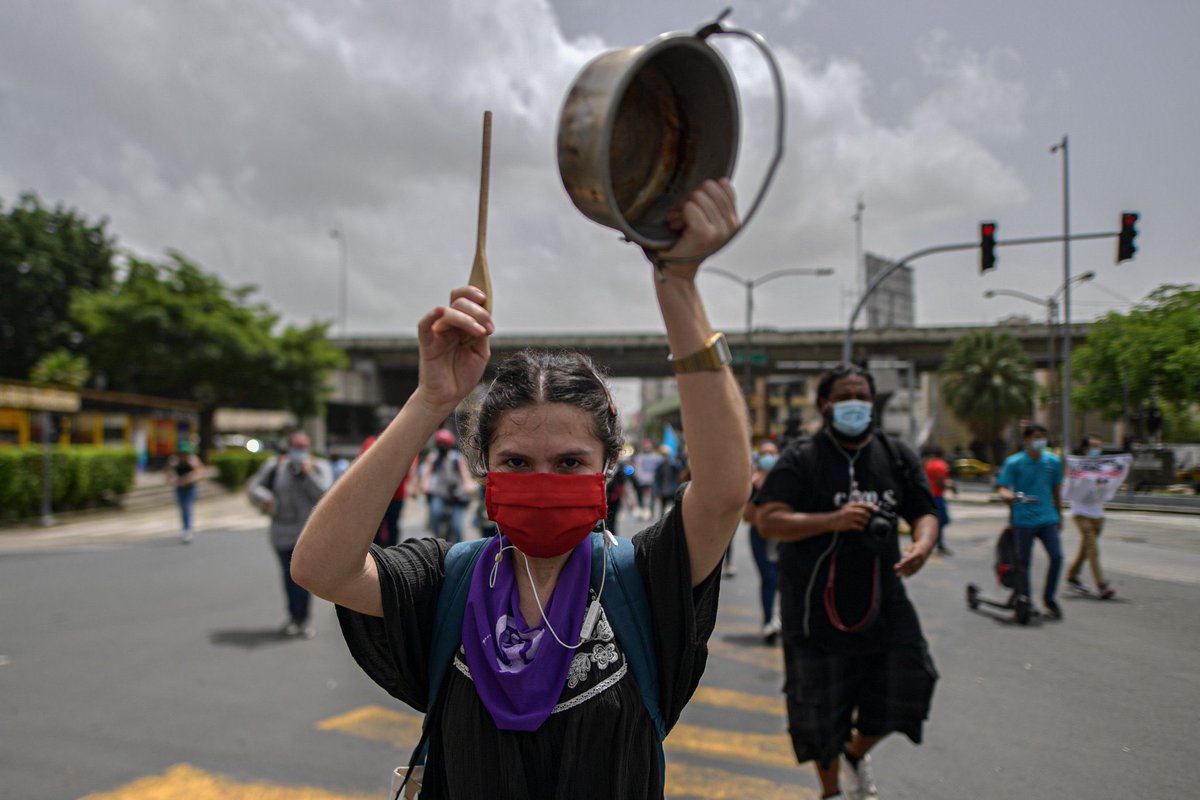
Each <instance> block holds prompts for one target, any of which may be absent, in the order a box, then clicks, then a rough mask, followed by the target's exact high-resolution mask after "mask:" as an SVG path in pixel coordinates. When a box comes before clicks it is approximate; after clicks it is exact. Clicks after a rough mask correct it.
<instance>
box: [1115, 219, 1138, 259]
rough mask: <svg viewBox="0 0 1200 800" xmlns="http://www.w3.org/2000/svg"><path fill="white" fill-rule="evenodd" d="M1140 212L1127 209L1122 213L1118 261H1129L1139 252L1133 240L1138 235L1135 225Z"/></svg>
mask: <svg viewBox="0 0 1200 800" xmlns="http://www.w3.org/2000/svg"><path fill="white" fill-rule="evenodd" d="M1137 221H1138V214H1137V212H1136V211H1125V212H1122V213H1121V238H1120V239H1118V240H1117V263H1118V264H1120V263H1121V262H1122V261H1128V260H1129V259H1131V258H1133V254H1134V253H1136V252H1137V245H1135V244H1134V243H1133V240H1134V239H1135V238H1136V237H1137V228H1135V227H1133V226H1134V225H1136V224H1137Z"/></svg>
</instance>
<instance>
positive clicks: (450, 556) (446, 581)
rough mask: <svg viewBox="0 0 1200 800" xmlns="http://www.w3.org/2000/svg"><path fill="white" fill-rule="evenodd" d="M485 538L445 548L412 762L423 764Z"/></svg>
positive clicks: (459, 637) (460, 639)
mask: <svg viewBox="0 0 1200 800" xmlns="http://www.w3.org/2000/svg"><path fill="white" fill-rule="evenodd" d="M488 541H489V540H488V539H473V540H471V541H469V542H459V543H458V544H456V545H454V546H453V547H451V548H450V549H449V550H447V551H446V559H445V575H444V577H443V579H442V588H441V591H440V592H439V593H438V604H437V612H436V614H435V616H434V618H433V641H432V643H431V644H430V647H429V694H428V696H427V699H426V701H425V721H424V723H422V726H421V741H420V742H418V744H417V750H416V751H414V753H413V764H414V765H415V764H423V763H425V750H426V748H427V740H428V738H429V722H430V719H431V718H432V717H433V709H434V705H435V704H436V703H437V696H438V691H439V690H440V689H441V687H442V679H443V678H445V676H446V669H447V668H448V667H449V666H450V661H451V659H453V658H454V651H455V650H457V649H458V646H459V644H461V643H462V625H463V614H464V613H466V608H467V595H468V594H469V593H470V590H471V577H472V576H473V575H474V574H475V564H476V562H478V561H479V556H480V555H481V554H482V553H483V548H484V546H485V545H486V544H487V543H488Z"/></svg>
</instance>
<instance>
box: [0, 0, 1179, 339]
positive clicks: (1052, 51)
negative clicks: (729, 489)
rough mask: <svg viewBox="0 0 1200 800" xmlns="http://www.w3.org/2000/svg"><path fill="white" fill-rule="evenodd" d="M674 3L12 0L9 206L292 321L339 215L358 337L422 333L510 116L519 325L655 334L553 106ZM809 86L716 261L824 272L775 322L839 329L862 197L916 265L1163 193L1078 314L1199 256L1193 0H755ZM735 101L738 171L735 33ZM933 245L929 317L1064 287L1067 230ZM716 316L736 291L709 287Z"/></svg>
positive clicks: (770, 315) (5, 59)
mask: <svg viewBox="0 0 1200 800" xmlns="http://www.w3.org/2000/svg"><path fill="white" fill-rule="evenodd" d="M719 10H720V7H719V6H718V5H713V6H711V7H707V6H704V5H703V4H697V3H695V2H685V1H684V0H667V1H666V2H658V3H654V4H648V3H644V2H643V1H642V0H448V1H446V2H437V3H430V2H407V1H405V2H400V0H391V1H390V2H385V1H383V0H381V1H380V2H365V1H362V2H338V3H330V2H324V1H323V0H308V1H307V2H306V1H304V0H289V1H288V2H283V1H282V0H280V1H279V2H267V1H266V0H260V1H258V2H242V1H240V0H225V2H220V1H219V0H212V1H211V2H199V1H198V0H193V1H191V2H183V1H182V0H180V1H179V2H168V1H167V0H144V1H143V2H137V1H135V0H126V1H124V2H119V1H118V0H90V1H89V2H58V1H57V0H0V20H2V23H0V198H2V199H3V200H4V201H5V204H6V205H7V204H9V203H11V202H12V201H13V200H14V199H15V198H16V196H17V195H18V194H19V193H21V192H23V191H28V190H32V191H36V192H37V193H38V194H40V195H41V197H42V198H43V200H44V201H47V202H51V203H57V202H61V203H63V204H65V205H69V206H74V207H76V208H77V209H79V210H80V211H81V212H83V213H85V214H86V215H88V216H89V217H92V218H98V217H101V216H107V217H108V218H109V219H110V227H111V230H112V231H113V232H114V233H116V234H117V235H118V236H119V237H120V240H121V243H122V244H123V245H124V246H125V247H126V248H128V249H129V250H131V251H133V252H135V253H137V254H138V255H141V256H146V257H157V256H160V255H161V254H162V253H163V252H164V251H165V250H166V249H168V248H175V249H178V250H181V251H183V252H184V253H185V254H186V255H188V256H189V257H191V258H192V259H193V260H195V261H198V262H199V263H200V264H202V265H203V266H204V267H206V268H207V269H209V270H212V271H214V272H217V273H219V274H220V275H221V276H222V277H223V278H225V279H226V280H227V281H229V282H230V283H233V284H238V285H240V284H245V283H253V284H257V285H258V286H260V287H261V298H262V299H264V300H266V301H267V302H269V303H270V304H271V305H273V306H274V307H275V308H277V309H279V310H281V311H282V312H283V313H284V314H285V315H286V317H288V318H289V319H292V320H295V321H300V322H307V321H309V320H311V319H314V318H327V319H332V318H334V317H336V314H337V295H338V270H339V251H338V242H337V241H336V240H334V239H332V238H330V235H329V234H330V230H331V229H332V228H335V227H336V228H339V229H340V230H342V231H344V233H345V241H346V243H347V244H348V263H349V298H348V305H349V330H350V332H351V333H362V334H366V333H372V334H374V333H403V334H407V333H411V332H412V331H413V330H414V327H415V324H416V320H417V319H418V317H419V316H420V314H421V313H423V312H424V310H426V309H427V308H429V307H430V306H432V305H434V304H436V303H438V302H441V301H442V299H443V298H444V296H445V295H446V292H447V291H448V289H449V288H450V287H451V286H454V285H458V284H460V283H463V282H465V279H466V276H467V274H468V271H469V268H470V265H471V259H472V254H473V250H474V236H475V234H474V231H475V214H476V201H477V198H478V177H479V141H480V123H481V119H482V113H483V111H484V109H491V110H492V111H493V113H494V115H495V121H494V131H493V154H492V174H491V203H490V221H489V237H488V261H489V263H490V265H491V267H492V280H493V284H494V290H495V304H496V310H495V313H496V317H497V323H498V325H499V326H500V329H501V332H507V333H517V332H552V331H570V330H587V331H614V330H655V329H657V328H658V327H659V324H660V322H659V319H658V315H657V311H656V309H655V307H654V304H653V296H652V287H651V282H650V277H649V274H648V273H649V268H648V266H647V265H646V263H645V261H644V259H643V258H642V256H641V254H640V251H638V250H636V249H635V248H633V247H632V246H630V245H628V244H623V243H621V242H620V241H619V240H618V236H617V234H616V233H615V232H614V231H612V230H609V229H607V228H603V227H601V226H599V225H597V224H595V223H593V222H591V221H589V220H588V219H586V218H585V217H584V216H583V215H582V214H580V213H579V212H578V211H577V210H576V209H575V208H574V206H573V205H572V204H571V202H570V200H569V199H568V197H567V195H566V193H565V192H564V190H563V188H562V184H561V181H560V179H559V175H558V169H557V160H556V150H555V136H556V128H557V120H558V112H559V107H560V105H561V103H562V100H563V98H564V97H565V95H566V92H567V90H568V88H569V87H570V85H571V83H572V80H573V79H574V77H575V76H576V74H577V73H578V72H579V70H580V69H581V68H582V67H583V65H584V64H585V63H586V62H587V61H588V60H589V59H590V58H592V57H594V56H595V55H597V54H599V53H601V52H603V51H605V50H610V49H615V48H621V47H629V46H634V45H638V44H643V43H645V42H647V41H648V40H650V39H651V38H653V37H654V36H655V35H657V34H659V33H661V32H664V31H672V30H684V29H694V28H695V27H697V26H698V24H699V23H701V22H703V21H704V20H705V19H706V18H707V17H710V16H712V15H713V14H715V12H717V11H719ZM732 21H733V22H734V23H736V24H739V25H742V26H744V27H748V28H751V29H754V30H757V31H759V32H761V33H762V34H763V35H764V36H765V37H766V38H767V40H768V42H769V43H770V45H771V46H772V48H773V50H774V52H775V54H776V56H777V57H778V59H779V61H780V63H781V65H782V67H783V70H784V74H785V81H786V86H787V114H788V137H787V154H786V156H785V159H784V162H783V166H782V167H781V169H780V172H779V174H778V177H777V179H776V183H775V186H774V187H773V189H772V190H771V192H770V194H769V195H768V197H767V200H766V202H765V204H764V207H763V209H762V211H761V212H760V213H759V216H758V217H757V218H756V219H755V220H754V221H753V223H752V224H751V225H750V226H749V227H748V228H747V229H746V232H745V234H744V235H743V236H741V237H740V238H739V240H738V241H736V242H735V243H734V244H733V245H731V246H730V247H729V248H727V250H726V251H723V252H722V253H721V254H719V255H718V256H716V257H715V258H714V259H713V260H712V264H713V265H715V266H720V267H722V268H724V269H727V270H730V271H733V272H736V273H738V274H740V275H743V276H745V277H746V278H753V277H755V276H758V275H762V274H764V273H766V272H769V271H771V270H777V269H786V268H791V267H798V268H818V267H832V268H834V269H835V270H837V274H836V275H835V276H834V277H832V278H812V277H805V278H795V277H792V278H784V279H780V280H778V281H776V282H774V283H771V284H770V285H769V286H765V287H763V288H760V289H759V290H757V292H756V294H755V302H756V309H755V323H756V326H773V327H778V328H830V327H840V326H842V325H844V324H845V321H846V317H847V314H848V310H849V304H848V301H847V297H848V294H849V293H850V292H852V291H853V288H854V285H855V278H854V274H853V267H854V254H855V229H854V223H853V222H852V220H851V217H852V215H853V213H854V207H855V202H856V200H857V198H858V197H859V196H860V194H861V196H862V197H863V199H864V201H865V205H866V209H865V213H864V217H863V239H864V244H865V248H866V249H867V250H869V251H871V252H874V253H878V254H881V255H884V256H888V257H899V256H901V255H904V254H906V253H909V252H911V251H914V250H918V249H921V248H924V247H927V246H930V245H935V244H944V243H952V242H968V241H972V240H974V239H975V238H976V236H977V230H978V228H977V226H978V223H979V221H980V220H983V219H996V220H997V221H998V222H999V233H1000V239H1001V240H1002V241H1003V240H1004V239H1005V238H1006V237H1024V236H1037V235H1048V234H1055V233H1058V232H1060V231H1061V227H1062V171H1061V170H1062V161H1061V157H1060V156H1058V155H1051V154H1050V152H1049V146H1050V145H1051V144H1053V143H1054V142H1056V141H1058V140H1059V138H1060V137H1061V136H1062V135H1063V134H1064V133H1066V134H1068V135H1069V137H1070V171H1071V182H1070V190H1071V224H1072V229H1073V230H1074V231H1076V232H1090V231H1112V230H1116V228H1117V226H1118V224H1119V223H1118V218H1119V213H1120V212H1121V211H1122V210H1125V209H1130V210H1137V211H1140V212H1141V213H1142V217H1143V219H1142V222H1141V224H1140V226H1139V228H1140V231H1141V235H1140V236H1139V241H1138V243H1139V252H1138V255H1137V259H1136V260H1135V261H1133V262H1126V263H1124V264H1122V265H1120V266H1117V265H1115V264H1114V263H1113V262H1114V254H1115V250H1116V245H1115V241H1114V240H1102V241H1099V242H1095V243H1077V244H1075V245H1074V246H1073V249H1072V263H1073V273H1074V274H1078V273H1081V272H1084V271H1086V270H1095V271H1096V273H1097V276H1098V277H1097V279H1096V280H1095V281H1093V282H1092V283H1091V284H1085V285H1082V286H1080V287H1078V289H1077V290H1076V291H1075V292H1074V302H1075V314H1074V316H1075V317H1076V318H1077V319H1088V318H1091V317H1093V316H1096V315H1098V314H1101V313H1103V312H1104V311H1106V310H1108V309H1110V308H1122V307H1124V306H1125V302H1126V300H1129V299H1134V300H1135V299H1139V298H1141V297H1142V296H1144V295H1145V294H1146V292H1148V291H1149V290H1150V289H1151V288H1153V287H1154V286H1156V285H1158V284H1160V283H1164V282H1185V281H1195V280H1197V278H1198V277H1200V269H1198V268H1197V267H1198V264H1200V253H1198V248H1197V245H1196V236H1197V234H1196V233H1195V229H1196V221H1195V219H1194V217H1195V213H1196V211H1197V203H1196V192H1197V189H1196V187H1197V179H1198V178H1200V155H1198V153H1200V148H1197V145H1196V143H1197V142H1198V141H1200V103H1197V102H1196V92H1195V87H1194V85H1193V84H1194V83H1195V80H1196V77H1197V76H1198V75H1200V48H1197V47H1196V46H1195V41H1194V39H1195V34H1196V32H1197V31H1200V4H1197V3H1194V2H1186V1H1185V0H1148V1H1147V2H1142V3H1138V4H1129V3H1116V2H1113V1H1112V0H1060V1H1058V2H1053V3H1046V2H1044V1H1043V0H1010V2H1005V3H984V2H962V1H961V0H956V1H953V2H952V1H951V0H944V1H942V2H937V1H935V0H924V1H923V2H909V3H884V2H864V1H863V0H836V2H835V0H807V2H804V1H800V2H797V1H795V0H793V2H785V1H784V0H760V1H759V2H755V3H743V4H742V5H741V6H735V9H734V15H733V17H732ZM717 46H718V48H719V49H720V50H721V51H722V53H723V54H724V55H725V56H726V58H727V59H728V61H729V63H730V64H731V66H732V69H733V71H734V73H735V75H736V76H737V81H738V84H739V91H740V93H741V100H742V104H743V128H744V135H743V137H742V146H741V152H740V153H739V160H738V170H737V174H736V176H735V185H736V187H737V188H738V190H739V192H740V195H741V197H742V198H743V201H746V202H748V200H749V198H750V196H751V195H752V194H753V193H754V191H755V188H756V186H757V181H758V179H759V177H760V176H761V174H762V171H763V166H764V163H765V161H766V159H767V157H768V156H769V151H770V134H771V126H772V124H773V123H772V119H771V97H770V82H769V80H768V78H767V73H766V70H765V69H764V68H763V66H762V65H761V63H760V61H759V59H758V56H757V55H756V54H755V52H754V50H753V49H752V48H751V47H749V46H748V45H745V44H743V43H740V42H729V41H722V42H721V43H720V44H718V45H717ZM999 257H1000V263H999V268H998V269H997V270H996V271H995V272H994V273H991V274H989V275H987V276H984V277H981V276H980V275H979V273H978V253H977V252H975V251H969V252H964V253H958V254H949V255H939V256H933V257H930V258H928V259H926V260H923V261H920V262H917V265H916V283H917V318H918V323H919V324H923V325H926V324H951V323H968V322H981V321H989V320H994V319H997V318H999V317H1002V316H1005V315H1008V314H1012V313H1024V314H1029V315H1030V316H1034V317H1040V316H1041V314H1042V311H1041V310H1040V309H1039V308H1038V307H1037V306H1035V305H1033V304H1031V303H1026V302H1023V301H1021V300H1017V299H1011V298H1009V299H1001V298H997V299H992V300H986V299H984V298H983V297H982V294H983V291H984V290H985V289H988V288H1007V289H1018V290H1022V291H1026V292H1029V293H1032V294H1035V295H1038V296H1046V295H1049V294H1050V293H1051V292H1053V291H1054V290H1055V289H1056V288H1057V287H1058V286H1059V285H1060V283H1061V280H1062V250H1061V247H1060V246H1058V245H1043V246H1029V247H1008V248H1003V247H1002V248H1001V249H1000V250H999ZM700 281H701V285H702V287H703V288H704V290H705V293H706V295H707V297H708V300H709V306H710V311H711V316H712V318H713V322H714V324H715V325H717V326H718V327H722V328H725V329H728V330H731V331H737V330H740V329H741V328H742V326H743V324H744V319H743V314H744V294H743V293H742V290H741V289H740V288H739V287H738V286H737V285H735V284H733V283H732V282H729V281H727V280H724V279H721V278H720V277H718V276H714V275H709V276H702V277H701V278H700Z"/></svg>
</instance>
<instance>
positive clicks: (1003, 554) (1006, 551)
mask: <svg viewBox="0 0 1200 800" xmlns="http://www.w3.org/2000/svg"><path fill="white" fill-rule="evenodd" d="M1016 501H1017V502H1018V503H1036V502H1037V497H1035V496H1033V495H1026V494H1022V493H1021V492H1018V493H1017V500H1016ZM995 570H996V582H997V583H998V584H1000V585H1001V586H1002V587H1004V588H1007V589H1012V593H1011V594H1010V595H1009V596H1008V599H1006V600H999V599H995V598H991V597H985V596H984V595H983V594H981V593H980V589H979V586H977V585H976V584H974V583H968V584H967V607H968V608H970V609H971V610H972V611H978V610H979V607H980V606H981V605H983V606H989V607H991V608H998V609H1001V610H1003V611H1011V612H1012V613H1013V619H1014V620H1015V621H1016V623H1017V624H1018V625H1028V624H1029V621H1030V620H1031V619H1032V618H1033V617H1034V616H1036V615H1037V611H1036V610H1035V609H1034V608H1033V603H1031V602H1030V601H1029V596H1028V595H1026V594H1025V593H1024V592H1023V591H1022V589H1023V588H1024V586H1025V567H1024V565H1023V564H1022V563H1021V557H1020V554H1019V553H1018V552H1017V541H1016V535H1015V534H1014V533H1013V529H1012V517H1011V515H1010V517H1009V524H1008V525H1007V526H1006V527H1005V528H1004V530H1003V531H1001V532H1000V538H999V539H997V540H996V563H995ZM988 615H989V616H995V615H993V614H990V613H989V614H988Z"/></svg>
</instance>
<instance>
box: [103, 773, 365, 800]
mask: <svg viewBox="0 0 1200 800" xmlns="http://www.w3.org/2000/svg"><path fill="white" fill-rule="evenodd" d="M81 800H379V793H378V792H375V793H373V794H343V793H338V792H331V791H328V790H326V789H318V788H316V787H314V786H279V785H276V784H270V783H261V782H257V781H255V782H250V783H242V782H240V781H236V780H234V779H232V778H228V777H226V776H224V775H215V774H212V773H209V772H205V771H204V770H202V769H198V768H196V767H193V766H192V765H190V764H176V765H174V766H173V767H170V768H169V769H168V770H167V771H166V772H164V773H163V774H162V775H149V776H147V777H144V778H138V779H137V780H135V781H133V782H131V783H127V784H125V785H124V786H121V787H118V788H116V789H113V790H112V791H109V792H100V793H97V794H89V795H87V796H85V797H83V798H81Z"/></svg>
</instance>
